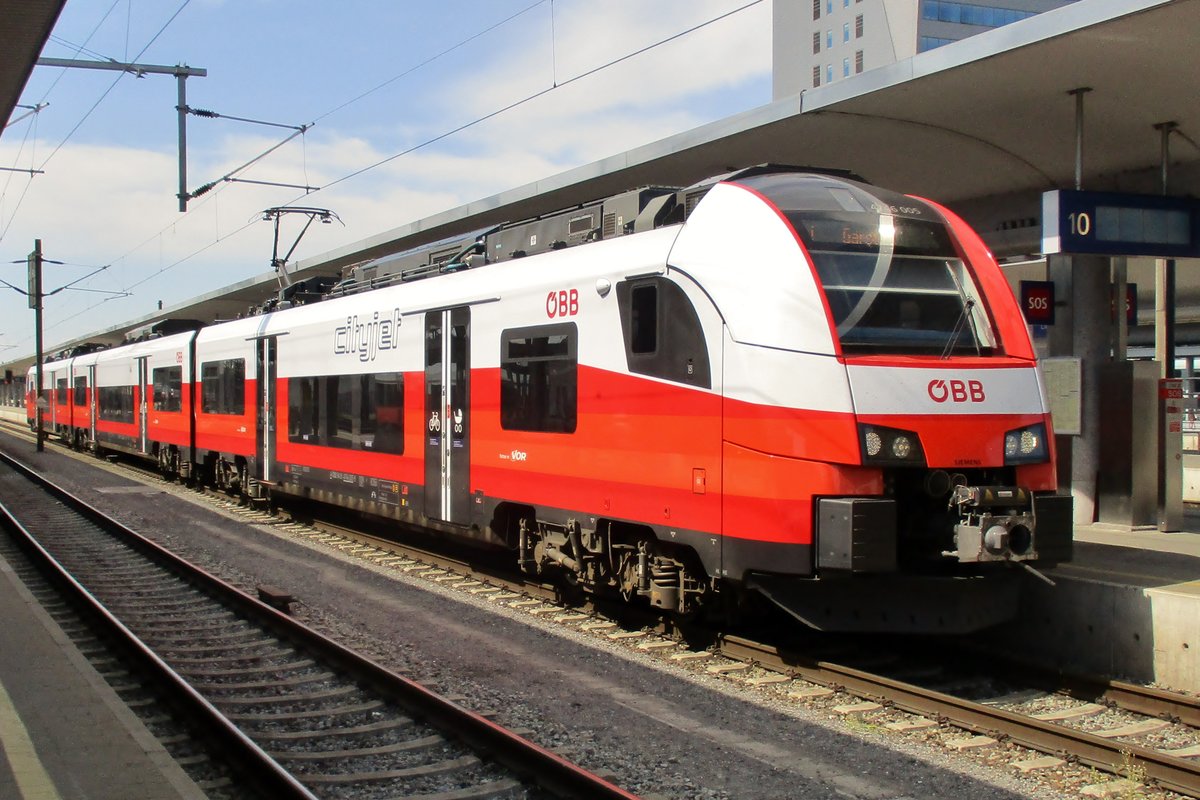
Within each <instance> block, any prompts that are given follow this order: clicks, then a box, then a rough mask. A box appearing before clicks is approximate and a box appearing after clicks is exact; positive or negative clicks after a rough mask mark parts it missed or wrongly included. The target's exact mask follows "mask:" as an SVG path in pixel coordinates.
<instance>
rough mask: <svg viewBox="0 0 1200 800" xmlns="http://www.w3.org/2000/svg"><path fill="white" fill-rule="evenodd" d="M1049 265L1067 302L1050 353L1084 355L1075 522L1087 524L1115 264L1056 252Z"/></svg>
mask: <svg viewBox="0 0 1200 800" xmlns="http://www.w3.org/2000/svg"><path fill="white" fill-rule="evenodd" d="M1048 269H1049V272H1050V279H1051V280H1053V281H1054V284H1055V295H1056V297H1058V298H1062V299H1063V300H1065V301H1066V305H1065V306H1062V307H1059V308H1057V309H1056V318H1055V324H1054V326H1053V328H1052V330H1051V333H1050V353H1051V354H1052V355H1057V356H1075V357H1077V358H1080V359H1082V370H1081V371H1082V384H1083V385H1082V386H1081V387H1080V394H1081V397H1082V415H1081V420H1082V423H1081V428H1082V433H1081V434H1080V435H1079V436H1075V437H1071V442H1070V454H1069V457H1070V460H1071V494H1072V496H1073V497H1074V498H1075V523H1076V524H1077V525H1087V524H1089V523H1091V522H1092V521H1093V520H1094V519H1095V514H1096V497H1097V495H1096V476H1097V473H1098V472H1099V469H1100V444H1099V443H1100V435H1101V422H1102V421H1101V419H1100V402H1099V400H1100V394H1099V385H1100V378H1099V371H1100V365H1101V364H1104V363H1106V362H1108V361H1109V360H1110V357H1111V342H1112V327H1113V326H1112V281H1111V279H1110V275H1111V265H1110V264H1109V260H1108V259H1107V258H1103V257H1098V256H1072V257H1064V256H1051V257H1050V258H1049V264H1048Z"/></svg>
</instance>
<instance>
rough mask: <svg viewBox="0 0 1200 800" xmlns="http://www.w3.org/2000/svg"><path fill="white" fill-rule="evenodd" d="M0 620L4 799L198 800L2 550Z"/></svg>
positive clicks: (194, 788)
mask: <svg viewBox="0 0 1200 800" xmlns="http://www.w3.org/2000/svg"><path fill="white" fill-rule="evenodd" d="M0 619H2V620H3V625H0V797H3V798H11V800H60V798H61V800H131V798H138V800H172V799H174V798H181V799H182V800H203V798H204V797H205V794H204V792H202V791H201V790H200V788H199V787H198V786H197V785H196V784H195V783H194V782H193V781H192V780H191V778H189V777H188V776H187V775H186V774H185V773H184V771H183V770H182V769H181V768H180V767H179V765H178V764H176V763H175V761H174V759H172V758H171V756H170V755H169V754H168V753H167V752H166V750H164V749H163V748H162V746H161V745H160V744H159V743H158V741H157V740H156V739H155V738H154V736H153V735H152V734H151V733H150V732H149V731H148V730H146V728H145V726H144V725H143V724H142V723H141V721H140V720H138V718H137V717H136V716H135V715H134V714H133V712H132V711H130V710H129V708H128V707H127V706H126V705H125V704H124V703H123V702H122V701H121V699H120V698H119V697H118V696H117V694H116V693H115V692H114V691H113V690H112V688H110V687H109V686H108V684H107V683H105V682H104V679H103V678H101V677H100V675H99V674H98V673H97V672H96V670H95V669H93V667H92V666H91V664H89V663H88V661H87V659H86V658H85V657H84V656H83V655H82V654H81V653H80V652H79V650H78V649H76V647H75V645H74V644H73V643H72V642H71V640H70V639H69V638H68V637H67V635H66V634H65V633H63V631H62V629H61V628H59V627H58V625H57V623H55V622H54V620H52V619H51V618H50V616H49V615H48V614H47V613H46V612H45V611H44V610H43V609H42V607H41V606H40V605H39V604H38V601H37V600H36V599H34V597H33V596H32V595H30V593H29V591H28V590H27V589H26V588H25V585H24V584H23V583H22V582H21V580H20V578H18V577H17V575H16V574H15V573H14V572H13V569H12V567H11V565H10V564H9V563H8V562H7V561H6V560H4V558H3V557H2V556H0Z"/></svg>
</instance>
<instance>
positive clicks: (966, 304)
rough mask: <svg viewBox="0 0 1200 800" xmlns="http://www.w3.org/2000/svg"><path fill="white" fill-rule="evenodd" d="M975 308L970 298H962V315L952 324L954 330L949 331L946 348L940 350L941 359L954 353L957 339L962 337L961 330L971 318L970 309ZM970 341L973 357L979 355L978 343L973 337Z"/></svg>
mask: <svg viewBox="0 0 1200 800" xmlns="http://www.w3.org/2000/svg"><path fill="white" fill-rule="evenodd" d="M974 307H975V301H974V300H972V299H970V298H963V309H962V313H961V314H959V315H958V319H957V320H956V321H955V323H954V329H953V330H951V331H950V338H948V339H947V340H946V347H945V348H944V349H943V350H942V358H949V357H950V354H951V353H952V352H954V348H955V347H956V346H957V345H958V339H959V337H960V336H962V332H963V330H965V329H966V327H967V324H968V321H969V320H970V318H971V309H972V308H974ZM971 340H972V341H974V342H975V355H980V349H979V341H978V340H977V339H975V337H974V336H972V337H971Z"/></svg>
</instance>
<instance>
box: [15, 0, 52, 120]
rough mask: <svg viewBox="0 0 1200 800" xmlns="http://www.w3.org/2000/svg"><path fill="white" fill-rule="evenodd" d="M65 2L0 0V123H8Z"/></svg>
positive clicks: (50, 0)
mask: <svg viewBox="0 0 1200 800" xmlns="http://www.w3.org/2000/svg"><path fill="white" fill-rule="evenodd" d="M66 4H67V2H66V0H0V21H2V22H3V25H4V40H3V46H2V47H0V120H3V122H4V124H7V123H8V120H9V118H10V117H11V116H12V112H13V110H14V109H15V108H16V105H17V101H18V100H20V99H21V92H22V91H24V89H25V83H26V82H27V81H28V80H29V73H30V72H32V71H33V64H34V62H35V61H37V59H38V56H39V55H40V54H41V52H42V47H44V46H45V44H46V40H47V39H49V38H50V31H52V30H53V29H54V23H55V21H57V20H58V15H59V12H61V11H62V8H63V6H65V5H66Z"/></svg>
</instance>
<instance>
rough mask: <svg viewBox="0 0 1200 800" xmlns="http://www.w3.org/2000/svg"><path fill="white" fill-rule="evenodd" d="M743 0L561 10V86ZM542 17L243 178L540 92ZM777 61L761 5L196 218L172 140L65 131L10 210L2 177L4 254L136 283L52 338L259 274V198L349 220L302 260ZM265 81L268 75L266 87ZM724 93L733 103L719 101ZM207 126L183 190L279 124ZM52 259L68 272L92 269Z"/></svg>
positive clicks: (263, 255)
mask: <svg viewBox="0 0 1200 800" xmlns="http://www.w3.org/2000/svg"><path fill="white" fill-rule="evenodd" d="M739 5H740V4H739V3H738V2H736V0H734V1H733V2H731V0H692V1H690V2H689V1H688V0H660V2H655V3H645V2H641V0H609V1H608V2H605V3H591V2H572V3H561V2H560V3H557V4H555V8H556V14H557V17H556V19H555V56H554V75H556V77H557V79H558V80H559V81H560V82H563V81H567V80H568V79H570V78H571V77H573V76H575V75H579V74H581V73H583V72H586V71H588V70H591V69H594V68H596V67H598V66H600V65H602V64H605V63H608V62H610V61H613V60H614V59H616V58H619V57H620V56H623V55H625V54H627V53H629V52H632V51H635V50H637V49H639V48H642V47H646V46H647V45H650V44H653V43H654V42H656V41H658V40H661V39H664V38H666V37H668V36H671V35H672V34H674V33H677V32H679V31H681V30H684V29H686V28H689V27H692V26H694V25H696V24H698V23H700V22H702V21H704V20H706V19H710V18H712V17H715V16H717V15H719V14H722V13H724V12H727V11H729V10H731V9H734V8H737V7H738V6H739ZM540 14H541V16H540V19H538V18H535V17H536V16H537V15H532V14H531V15H527V17H528V18H525V17H523V18H522V19H521V24H520V26H519V28H517V29H516V32H515V33H514V32H512V31H509V32H507V38H506V39H503V40H502V41H501V42H500V43H499V44H497V43H496V42H495V41H492V42H490V43H489V47H487V48H479V49H475V50H472V51H471V54H470V62H469V66H470V69H469V71H467V72H466V73H465V74H464V75H462V76H460V77H457V78H454V79H452V80H449V81H447V82H446V83H445V84H443V85H439V86H437V87H436V92H434V93H425V94H423V95H421V96H423V97H426V98H429V97H434V98H437V99H436V100H435V101H434V102H435V103H436V105H434V106H433V107H427V108H422V109H420V110H419V111H420V112H421V113H416V112H415V111H413V109H411V108H406V107H405V105H404V101H405V97H404V95H403V90H402V88H400V92H401V93H400V94H399V95H394V94H393V95H389V94H388V93H386V92H381V93H380V94H379V95H378V96H374V95H373V96H371V97H370V98H368V99H366V100H364V101H362V102H361V103H360V104H359V105H362V104H373V107H374V108H376V109H378V111H377V113H376V117H377V119H378V124H377V125H372V126H371V128H370V130H369V135H370V138H368V134H367V133H366V132H365V131H362V130H357V131H343V130H341V129H340V128H339V127H338V116H337V115H334V116H331V117H329V118H328V119H325V120H322V121H321V122H320V123H319V124H318V125H317V126H316V127H314V128H313V129H312V130H311V131H310V132H309V133H308V134H307V135H306V136H305V137H304V138H303V139H302V140H301V139H297V140H295V141H293V142H291V143H289V144H288V145H286V146H284V147H283V148H281V149H279V150H278V151H276V152H275V153H273V154H271V155H270V156H268V157H267V158H265V159H263V160H262V161H261V162H260V163H258V164H255V165H254V166H253V167H252V168H251V169H249V170H247V171H246V172H244V173H242V174H241V177H244V178H247V179H252V180H258V181H277V182H282V183H292V184H305V183H307V184H310V185H313V186H324V185H326V184H329V183H330V182H332V181H337V180H338V179H340V178H343V177H344V176H347V175H350V174H351V173H353V172H355V171H357V170H361V169H363V168H364V167H367V166H370V165H373V164H376V163H378V162H380V161H383V160H385V159H387V158H389V157H391V156H394V155H396V154H397V153H400V152H402V151H404V150H406V149H408V148H410V147H412V146H413V145H415V144H419V143H421V142H424V141H427V140H429V139H432V138H434V137H437V136H440V135H442V134H445V133H446V132H448V131H450V130H452V129H454V128H455V127H457V126H459V125H463V124H465V123H467V122H470V121H471V120H474V119H477V118H479V117H481V116H483V115H485V114H489V113H491V112H493V111H495V110H497V109H500V108H503V107H504V106H506V105H508V104H510V103H513V102H515V101H517V100H520V99H521V98H524V97H527V96H529V95H531V94H533V93H536V92H538V91H541V90H543V89H545V88H546V87H548V86H549V85H550V83H551V80H552V71H551V57H550V56H551V54H550V50H549V46H548V45H549V15H548V11H546V10H542V11H541V12H540ZM539 26H540V27H539ZM769 60H770V3H769V2H763V3H760V4H759V5H757V6H754V7H753V8H751V9H748V10H746V11H743V12H740V13H738V14H734V15H733V16H730V17H728V18H726V19H724V20H722V21H720V22H717V23H714V24H713V25H711V26H708V27H706V28H703V29H701V30H698V31H696V32H693V33H691V34H688V35H686V36H683V37H680V38H678V39H676V40H675V41H672V42H670V43H669V44H666V45H663V46H662V47H659V48H655V49H653V50H650V51H648V52H646V53H643V54H640V55H638V56H636V57H634V58H631V59H629V60H628V61H625V62H623V63H620V64H618V65H616V66H613V67H611V68H608V69H605V70H602V71H600V72H598V73H596V74H594V75H591V76H589V77H586V78H583V79H581V80H578V81H575V82H573V83H570V84H569V85H565V86H560V87H558V88H557V89H554V90H553V91H551V92H549V93H548V94H546V95H544V96H542V97H540V98H538V99H536V100H532V101H530V102H528V103H525V104H523V105H521V106H520V107H518V108H514V109H512V110H510V111H507V112H505V113H503V114H499V115H497V116H495V117H493V118H491V119H489V120H487V121H485V122H481V123H479V124H478V125H474V126H471V127H469V128H468V129H466V130H464V131H462V132H459V133H457V134H455V135H453V136H450V137H448V138H446V139H445V140H443V141H439V142H437V143H435V144H432V145H430V146H428V147H421V148H419V149H417V150H416V151H415V152H412V153H409V154H407V155H404V156H401V157H399V158H395V159H393V160H391V161H388V162H387V163H385V164H383V165H381V166H379V167H377V168H374V169H371V170H369V171H367V172H365V173H363V174H362V175H359V176H357V177H354V178H352V179H349V180H346V181H344V182H340V183H337V184H336V185H335V186H332V187H331V188H330V189H328V190H324V191H321V192H318V193H316V194H312V195H308V196H303V195H302V194H301V193H300V192H298V191H296V190H291V189H281V188H270V187H263V186H256V185H252V184H245V183H239V184H222V185H220V186H218V187H217V188H216V189H214V190H213V191H212V192H211V193H209V194H208V195H206V196H205V197H202V198H199V199H197V200H194V201H192V204H191V208H192V210H191V211H190V213H188V214H187V215H181V214H179V213H178V211H176V210H175V198H174V195H175V193H176V191H177V186H176V169H177V167H176V156H175V153H174V152H173V149H172V148H173V146H174V142H173V141H170V142H164V143H163V144H162V146H161V149H159V150H154V149H145V148H139V147H137V146H134V145H132V144H130V145H119V144H115V143H111V142H110V143H107V144H95V143H90V144H89V143H83V142H78V141H69V142H67V144H66V145H65V146H64V147H63V148H62V149H61V150H60V151H59V152H58V154H57V155H56V156H55V157H54V159H53V160H52V161H51V162H50V163H49V164H48V165H47V167H46V174H45V175H42V176H38V177H37V178H36V179H34V182H33V185H32V186H31V187H30V189H29V191H28V193H27V194H26V196H25V198H24V200H23V202H22V204H21V206H20V209H19V211H17V212H16V216H15V218H13V213H14V210H15V209H14V206H15V202H16V197H18V196H19V194H20V192H19V191H17V190H16V189H15V188H14V186H19V180H24V179H23V178H22V179H18V182H17V183H15V184H14V185H10V188H9V190H8V191H7V192H6V194H5V197H4V199H3V200H2V201H0V230H3V228H4V226H5V225H8V224H9V221H10V218H11V219H12V225H11V228H10V229H9V231H8V233H7V234H6V235H5V236H4V238H3V239H2V240H0V246H2V247H3V250H2V252H3V253H5V254H7V255H6V258H7V259H15V258H19V257H23V256H24V254H25V253H26V252H28V250H29V249H30V248H31V247H32V243H33V239H34V238H39V237H40V238H42V239H43V240H44V246H45V249H46V254H47V257H48V258H53V259H56V260H60V261H67V262H70V263H72V264H101V263H108V262H113V267H111V268H110V269H109V270H107V271H106V272H105V273H103V274H101V275H99V276H97V277H95V278H93V279H91V280H89V281H88V282H87V283H85V284H83V287H84V288H89V289H103V290H111V291H119V290H125V289H128V288H129V287H134V288H133V291H134V292H135V296H134V297H132V298H125V299H121V300H113V301H110V302H101V301H102V299H103V297H104V295H98V294H75V295H71V294H68V293H65V292H64V293H63V294H61V295H58V296H56V297H55V298H52V299H51V300H50V301H49V302H48V303H47V331H48V332H47V343H48V345H50V346H52V344H53V343H54V342H60V341H64V340H67V339H69V338H73V337H76V336H81V335H84V334H86V333H88V332H90V331H96V330H99V329H103V328H106V327H109V326H110V325H115V324H118V323H120V322H122V321H123V320H127V319H131V318H134V317H137V316H140V315H141V314H145V313H149V312H151V311H152V310H153V309H154V308H155V307H156V305H157V301H159V300H162V301H163V302H164V304H165V305H167V306H169V305H172V304H174V303H178V302H182V301H184V300H186V299H188V298H190V297H194V296H197V295H200V294H204V293H206V292H209V291H213V290H214V289H217V288H219V287H221V286H224V285H228V284H230V283H233V282H236V281H238V280H242V279H245V278H247V277H250V276H253V275H257V274H260V273H262V272H264V271H266V270H267V269H268V267H269V259H270V254H271V226H270V225H269V224H268V223H265V222H254V223H249V221H250V220H251V219H253V218H254V217H255V215H256V214H257V213H258V212H261V210H262V209H264V208H268V207H272V206H277V205H282V204H284V203H288V202H292V201H294V202H295V203H296V204H299V205H307V206H318V207H326V208H330V209H332V210H334V211H335V212H337V213H338V214H339V215H340V216H341V217H342V219H343V220H344V221H345V223H346V227H345V228H342V227H341V226H337V225H334V226H317V227H314V228H313V229H312V230H311V231H310V232H309V233H308V234H307V235H306V237H305V239H304V240H303V242H302V243H301V245H300V246H299V247H298V248H297V250H296V252H295V254H294V255H293V256H292V261H293V262H295V261H296V260H300V259H303V258H306V257H310V256H314V255H318V254H320V253H324V252H327V251H329V250H331V249H334V248H336V247H340V246H344V245H347V244H351V243H353V242H356V241H360V240H363V239H366V238H368V237H371V236H373V235H375V234H378V233H380V232H381V231H385V230H388V229H391V228H394V227H396V226H399V225H403V224H406V223H408V222H412V221H415V220H417V219H421V218H423V217H426V216H429V215H431V214H434V213H437V212H440V211H444V210H446V209H449V208H453V207H455V206H458V205H461V204H464V203H467V202H470V201H473V200H477V199H480V198H483V197H487V196H490V195H493V194H496V193H498V192H501V191H504V190H506V189H509V188H513V187H516V186H521V185H524V184H526V183H529V182H531V181H534V180H538V179H541V178H544V177H547V176H549V175H553V174H555V173H558V172H561V171H563V170H566V169H570V168H572V167H575V166H578V165H580V164H584V163H588V162H590V161H594V160H597V159H600V158H604V157H607V156H610V155H613V154H616V153H619V152H622V151H624V150H627V149H630V148H633V147H637V146H639V145H642V144H645V143H647V142H650V141H654V140H656V139H660V138H663V137H665V136H669V135H671V134H673V133H677V132H680V131H684V130H688V129H690V128H693V127H695V126H697V125H699V124H702V123H704V122H707V121H710V120H711V119H713V118H716V117H718V116H723V115H725V114H728V113H733V112H734V111H738V110H743V109H745V108H748V107H750V106H753V105H757V104H759V103H761V102H765V101H766V100H767V99H769V88H768V87H766V86H765V81H764V80H763V79H764V76H765V75H766V74H767V73H768V72H769V69H770V63H769ZM754 81H758V84H753V82H754ZM748 85H758V86H759V87H760V88H761V89H762V97H757V98H746V99H745V100H744V102H741V101H740V98H737V96H736V92H737V91H739V90H741V89H742V88H743V87H746V86H748ZM270 88H271V87H270V83H269V82H267V83H264V91H269V90H270ZM731 94H733V96H734V98H735V99H733V100H730V95H731ZM714 98H719V100H714ZM714 102H716V103H718V104H717V105H714ZM731 102H732V103H733V104H734V106H735V107H734V108H725V107H724V106H723V105H720V104H729V103H731ZM739 102H740V105H739ZM358 110H359V111H360V112H361V109H358ZM410 112H411V113H410ZM421 120H426V122H421ZM428 120H433V121H432V122H428ZM212 130H213V129H212V128H208V127H204V128H201V127H199V126H192V128H191V130H190V136H189V150H190V153H189V162H190V163H189V184H190V187H189V188H191V189H195V188H196V187H197V186H199V185H200V184H201V183H203V182H205V181H209V180H213V179H216V178H218V177H220V176H221V175H223V174H225V173H226V172H228V171H229V170H231V169H234V168H235V167H238V166H240V165H242V164H244V163H245V162H246V161H247V160H249V159H250V158H252V157H254V156H255V155H256V154H258V153H261V152H263V151H264V150H266V149H267V148H269V147H271V146H273V145H274V144H276V143H277V142H278V141H279V140H280V139H281V138H282V137H283V136H284V135H286V134H285V133H282V132H280V133H279V135H276V133H275V132H271V133H270V134H266V135H262V134H254V135H249V134H246V133H244V132H243V133H240V134H236V135H223V136H215V135H213V133H212ZM243 130H244V129H243ZM252 130H253V129H252ZM120 141H122V142H131V141H133V137H132V136H122V137H121V138H120ZM20 144H21V142H20V139H19V138H18V137H17V136H6V137H5V138H4V139H3V140H0V164H5V165H8V164H13V163H14V160H15V158H16V153H17V150H18V148H19V146H20ZM56 144H57V142H53V141H42V142H38V143H37V144H36V146H37V152H39V153H43V154H44V153H48V152H49V151H50V148H51V147H53V146H54V145H56ZM26 158H28V156H27V155H26ZM243 228H244V230H243ZM284 237H285V241H284V243H283V244H282V245H281V246H282V247H283V248H284V249H286V248H287V247H289V246H290V245H291V241H292V238H294V231H291V232H289V230H288V229H287V228H286V227H285V232H284ZM197 253H198V255H197ZM180 261H182V263H180V264H179V265H178V266H172V265H174V264H176V263H177V262H180ZM54 269H55V272H54V274H55V275H56V276H58V275H61V276H63V277H64V278H66V279H74V278H76V277H78V276H80V275H82V274H83V273H84V272H86V270H84V269H82V268H76V267H62V268H54ZM47 271H48V273H49V272H50V268H48V270H47ZM18 273H20V275H18ZM21 276H23V269H21V268H20V267H13V269H11V270H10V271H9V273H8V278H10V280H9V282H10V283H17V284H22V283H23V277H21ZM18 277H19V278H20V279H19V280H18V279H17V278H18ZM50 282H51V281H50V280H48V284H49V283H50ZM62 282H65V281H61V282H60V283H59V284H56V285H61V283H62ZM23 308H24V298H23V297H21V296H19V295H17V294H16V293H15V292H4V293H0V315H3V316H4V317H6V318H8V319H12V320H14V321H15V323H16V324H14V325H12V326H9V327H4V328H3V330H2V331H0V332H2V333H3V334H4V335H3V338H0V341H2V342H3V343H6V344H19V345H22V346H21V347H19V348H18V350H10V351H8V352H9V354H10V356H11V355H13V354H15V353H18V352H21V351H24V352H28V351H29V350H31V349H32V331H31V327H30V326H31V324H32V320H31V319H30V320H29V324H28V325H27V324H26V323H24V322H23V320H25V319H26V317H31V316H32V315H30V314H28V312H27V311H25V312H24V313H22V309H23Z"/></svg>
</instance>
